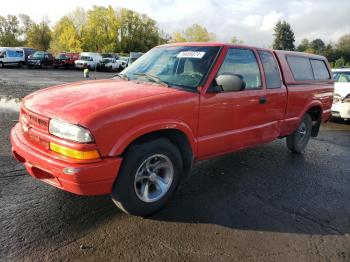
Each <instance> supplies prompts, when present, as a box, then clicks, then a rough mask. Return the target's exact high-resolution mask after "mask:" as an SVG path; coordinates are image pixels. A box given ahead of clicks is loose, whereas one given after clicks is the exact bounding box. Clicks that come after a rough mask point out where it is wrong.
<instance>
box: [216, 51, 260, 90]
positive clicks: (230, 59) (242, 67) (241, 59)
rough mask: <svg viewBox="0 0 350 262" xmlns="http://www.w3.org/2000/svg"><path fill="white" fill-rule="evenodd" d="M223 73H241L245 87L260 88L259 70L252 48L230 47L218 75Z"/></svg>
mask: <svg viewBox="0 0 350 262" xmlns="http://www.w3.org/2000/svg"><path fill="white" fill-rule="evenodd" d="M225 73H228V74H237V75H241V76H242V77H243V80H244V81H245V82H246V89H256V88H261V77H260V70H259V66H258V62H257V60H256V57H255V55H254V53H253V51H252V50H249V49H239V48H230V49H229V50H228V52H227V55H226V57H225V60H224V62H223V63H222V65H221V68H220V70H219V72H218V75H220V74H225Z"/></svg>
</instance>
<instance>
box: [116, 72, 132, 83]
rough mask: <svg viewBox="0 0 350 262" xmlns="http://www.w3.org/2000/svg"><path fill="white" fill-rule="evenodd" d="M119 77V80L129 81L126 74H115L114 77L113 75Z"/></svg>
mask: <svg viewBox="0 0 350 262" xmlns="http://www.w3.org/2000/svg"><path fill="white" fill-rule="evenodd" d="M116 76H117V77H119V78H121V79H123V80H126V81H129V80H130V79H129V77H128V76H127V75H126V74H120V73H118V74H116V75H114V77H116Z"/></svg>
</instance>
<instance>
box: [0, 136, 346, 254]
mask: <svg viewBox="0 0 350 262" xmlns="http://www.w3.org/2000/svg"><path fill="white" fill-rule="evenodd" d="M346 135H349V134H348V133H347V134H346ZM339 148H340V149H339ZM348 152H349V148H348V147H339V146H336V145H333V144H332V143H330V142H328V141H326V142H323V141H316V140H312V141H311V143H310V144H309V147H308V150H307V151H306V153H305V154H304V155H294V154H291V153H290V152H289V151H288V150H286V147H285V144H284V141H282V140H280V141H276V142H273V143H270V144H267V145H264V146H261V147H257V148H252V149H248V150H245V151H242V152H237V153H234V154H231V155H226V156H223V157H218V158H215V159H213V160H209V161H203V162H201V163H198V164H197V165H196V166H195V167H194V169H193V171H192V176H191V177H190V178H189V179H188V180H187V181H185V182H184V183H183V185H182V186H181V187H180V188H179V190H178V192H177V194H176V195H175V196H174V197H173V199H172V200H171V201H170V203H169V204H168V205H167V206H166V207H165V208H164V209H163V210H162V211H160V212H159V213H158V214H156V215H154V216H153V217H150V218H149V219H152V220H154V221H162V222H176V223H189V224H194V223H196V224H197V223H201V224H213V225H218V226H222V227H226V228H230V229H239V230H249V231H267V232H281V233H295V234H310V235H315V234H317V235H337V234H345V233H349V232H350V226H349V225H350V219H349V214H350V206H349V205H348V199H349V198H350V187H349V184H350V177H349V175H348V174H349V168H348V163H349V162H350V155H349V153H348ZM4 163H6V165H3V164H4ZM15 163H16V162H15V161H14V160H13V159H12V157H10V156H2V157H1V160H0V164H1V166H2V168H7V167H8V166H11V165H15ZM3 174H7V175H8V172H6V173H3ZM12 174H13V177H6V178H5V177H1V175H0V196H1V198H0V201H1V208H0V211H1V212H0V221H2V230H1V231H0V239H3V240H4V241H5V242H4V243H6V244H5V245H4V246H0V251H1V252H0V253H1V254H2V255H4V256H5V257H6V256H9V255H11V256H13V257H16V256H21V255H23V254H25V253H26V252H27V249H28V248H30V247H34V246H35V249H36V250H45V247H47V246H52V244H53V245H54V246H57V245H59V246H64V245H65V243H71V242H72V241H76V240H78V239H80V238H81V237H83V236H85V235H87V234H91V233H93V232H96V230H98V228H99V226H103V225H104V224H108V223H109V222H111V221H112V222H111V223H112V224H118V221H120V219H122V216H124V215H123V214H122V212H121V211H119V210H118V209H117V208H116V207H115V205H114V204H113V203H112V201H111V200H110V197H109V196H99V197H80V196H75V195H72V194H70V193H66V192H64V191H61V190H58V189H56V188H53V187H52V186H49V185H45V184H43V183H40V182H38V181H37V180H34V179H32V178H31V177H30V176H29V175H27V174H25V172H24V171H18V172H17V173H16V172H15V173H12ZM22 174H25V176H23V175H22ZM133 221H134V220H133ZM0 258H1V257H0Z"/></svg>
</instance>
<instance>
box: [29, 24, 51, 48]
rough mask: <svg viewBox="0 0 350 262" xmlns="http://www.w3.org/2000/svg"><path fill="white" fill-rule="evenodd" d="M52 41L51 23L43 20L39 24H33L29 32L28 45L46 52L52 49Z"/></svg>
mask: <svg viewBox="0 0 350 262" xmlns="http://www.w3.org/2000/svg"><path fill="white" fill-rule="evenodd" d="M50 41H51V29H50V27H49V21H48V20H47V19H43V20H42V21H41V22H40V23H39V24H36V23H33V24H32V26H31V27H30V28H29V30H28V45H29V46H31V47H34V48H37V49H39V50H44V51H46V50H47V49H48V48H49V47H50Z"/></svg>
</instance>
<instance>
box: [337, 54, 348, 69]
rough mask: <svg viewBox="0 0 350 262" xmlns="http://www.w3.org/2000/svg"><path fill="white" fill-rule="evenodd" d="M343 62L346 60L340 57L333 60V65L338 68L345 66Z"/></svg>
mask: <svg viewBox="0 0 350 262" xmlns="http://www.w3.org/2000/svg"><path fill="white" fill-rule="evenodd" d="M345 64H346V61H345V59H344V57H341V58H339V59H337V60H336V61H335V62H334V67H335V68H339V67H342V66H345Z"/></svg>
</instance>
